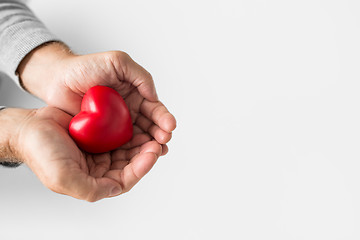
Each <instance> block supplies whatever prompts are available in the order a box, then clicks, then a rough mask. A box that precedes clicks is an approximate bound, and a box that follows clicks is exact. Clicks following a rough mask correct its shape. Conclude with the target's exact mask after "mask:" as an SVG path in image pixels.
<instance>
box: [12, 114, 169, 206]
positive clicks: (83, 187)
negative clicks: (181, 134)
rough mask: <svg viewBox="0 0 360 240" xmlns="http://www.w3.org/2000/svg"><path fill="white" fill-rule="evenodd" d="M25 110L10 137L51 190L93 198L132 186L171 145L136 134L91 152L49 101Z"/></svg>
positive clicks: (18, 150) (65, 116)
mask: <svg viewBox="0 0 360 240" xmlns="http://www.w3.org/2000/svg"><path fill="white" fill-rule="evenodd" d="M26 116H27V117H26V120H24V121H21V125H20V126H19V127H18V130H17V131H14V132H15V133H17V137H16V138H14V137H13V138H12V143H15V144H13V145H12V147H11V148H12V149H16V152H17V157H18V158H20V159H22V160H23V161H24V162H25V163H26V164H27V165H28V166H29V167H30V168H31V170H32V171H33V172H34V173H35V174H36V175H37V176H38V178H39V179H40V181H41V182H42V183H43V184H44V185H45V186H47V187H48V188H50V189H51V190H53V191H55V192H58V193H61V194H66V195H69V196H72V197H75V198H78V199H83V200H87V201H90V202H94V201H97V200H100V199H102V198H107V197H113V196H116V195H119V194H120V193H124V192H127V191H129V190H130V189H131V188H132V187H133V186H134V185H135V184H136V183H137V182H138V181H139V180H140V179H141V178H142V177H143V176H144V175H145V174H146V173H147V172H148V171H149V170H150V169H151V168H152V166H153V165H154V164H155V162H156V160H157V158H158V157H159V156H160V155H163V154H165V153H166V151H167V149H162V147H161V145H160V144H159V143H157V142H156V141H149V140H148V139H147V138H134V139H133V140H132V141H130V142H129V143H127V144H126V145H124V146H122V147H121V148H120V149H117V150H115V151H113V152H108V153H104V154H97V155H91V154H87V153H84V152H82V151H80V150H79V149H78V147H77V146H76V144H75V143H74V141H73V140H72V139H71V138H70V137H69V134H68V129H67V128H68V125H69V122H70V120H71V116H70V115H68V114H66V113H65V112H63V111H61V110H59V109H57V108H53V107H45V108H42V109H39V110H33V111H32V112H31V113H26Z"/></svg>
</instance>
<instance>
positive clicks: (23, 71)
mask: <svg viewBox="0 0 360 240" xmlns="http://www.w3.org/2000/svg"><path fill="white" fill-rule="evenodd" d="M71 56H74V55H73V54H72V53H71V51H70V49H69V48H68V47H67V46H66V45H65V44H63V43H60V42H50V43H45V44H43V45H40V46H39V47H37V48H35V49H34V50H32V51H31V52H30V53H28V54H27V55H26V56H25V57H24V59H23V60H22V61H21V62H20V64H19V66H18V69H17V71H16V72H17V74H18V76H19V81H20V85H21V86H22V87H23V88H24V89H25V90H26V91H28V92H30V93H32V94H34V95H35V96H37V97H39V98H41V99H43V100H45V101H46V100H47V93H48V89H49V88H54V87H55V86H56V80H57V79H58V78H59V77H58V76H61V72H62V68H63V66H64V64H63V62H64V60H65V59H67V58H70V57H71Z"/></svg>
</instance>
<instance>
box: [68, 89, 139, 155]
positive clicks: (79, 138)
mask: <svg viewBox="0 0 360 240" xmlns="http://www.w3.org/2000/svg"><path fill="white" fill-rule="evenodd" d="M69 132H70V135H71V137H72V138H73V139H74V140H75V142H76V144H77V145H78V146H79V147H80V148H81V149H83V150H85V151H86V152H89V153H103V152H108V151H111V150H114V149H116V148H118V147H120V146H121V145H123V144H124V143H126V142H128V141H129V140H130V139H131V138H132V134H133V126H132V122H131V117H130V112H129V109H128V108H127V106H126V103H125V101H124V99H123V98H122V97H121V96H120V94H119V93H118V92H116V91H115V90H114V89H112V88H109V87H104V86H95V87H92V88H90V89H89V90H88V91H87V92H86V94H85V96H84V98H83V100H82V103H81V112H80V113H79V114H77V115H76V116H75V117H73V119H72V120H71V122H70V125H69Z"/></svg>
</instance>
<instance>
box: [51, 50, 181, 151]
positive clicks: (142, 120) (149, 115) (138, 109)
mask: <svg viewBox="0 0 360 240" xmlns="http://www.w3.org/2000/svg"><path fill="white" fill-rule="evenodd" d="M118 53H119V52H114V53H111V52H110V53H102V54H93V55H85V56H76V57H74V58H71V59H70V60H68V61H69V62H66V64H65V66H66V67H64V68H63V69H62V70H61V74H56V75H55V76H56V77H57V78H60V79H59V80H57V81H55V82H57V83H58V84H59V86H57V87H55V88H54V89H56V90H55V91H54V92H53V93H52V97H51V98H50V100H49V101H48V103H49V104H51V105H53V106H56V107H58V108H60V109H63V110H65V111H66V112H68V113H70V114H71V115H75V114H77V113H78V112H79V111H80V106H81V101H82V97H83V95H84V94H85V93H86V91H87V90H89V89H90V88H91V87H93V86H96V85H103V86H109V87H112V88H114V89H115V90H117V91H118V92H119V93H120V95H121V96H122V97H123V98H124V100H125V102H126V104H127V106H128V108H129V110H130V114H131V119H132V121H133V124H134V142H135V143H136V144H139V143H141V144H143V143H145V142H146V141H150V140H151V139H155V140H157V141H158V142H159V143H161V144H165V143H167V142H168V141H169V140H170V138H171V131H172V130H173V129H174V128H175V119H174V117H173V116H172V115H171V114H170V113H169V112H168V111H167V109H166V108H165V107H164V105H163V104H162V103H160V102H159V101H157V97H156V92H155V88H154V86H153V83H152V79H151V75H150V74H149V73H148V72H147V71H146V70H145V69H143V68H142V67H140V66H139V65H138V64H136V63H135V62H133V61H132V60H131V59H129V57H128V56H125V57H124V56H123V55H121V54H120V55H119V54H118ZM145 81H147V83H149V84H147V83H146V82H145ZM150 83H151V84H152V85H151V84H150ZM130 147H132V146H131V145H127V146H126V148H130ZM165 148H166V146H165ZM123 149H124V148H123Z"/></svg>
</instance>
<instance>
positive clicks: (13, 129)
mask: <svg viewBox="0 0 360 240" xmlns="http://www.w3.org/2000/svg"><path fill="white" fill-rule="evenodd" d="M34 112H35V110H28V109H19V108H7V109H4V110H2V111H0V126H1V128H0V162H3V161H6V162H24V161H25V159H24V158H23V157H22V154H21V144H19V136H20V132H21V130H22V128H23V126H24V125H25V123H26V122H27V121H28V119H29V118H31V116H32V115H33V114H34Z"/></svg>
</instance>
